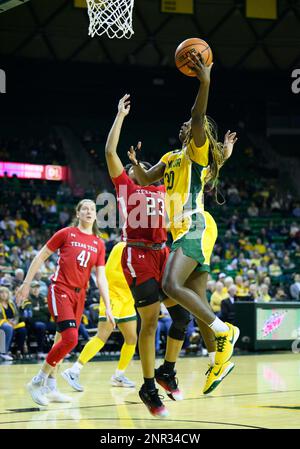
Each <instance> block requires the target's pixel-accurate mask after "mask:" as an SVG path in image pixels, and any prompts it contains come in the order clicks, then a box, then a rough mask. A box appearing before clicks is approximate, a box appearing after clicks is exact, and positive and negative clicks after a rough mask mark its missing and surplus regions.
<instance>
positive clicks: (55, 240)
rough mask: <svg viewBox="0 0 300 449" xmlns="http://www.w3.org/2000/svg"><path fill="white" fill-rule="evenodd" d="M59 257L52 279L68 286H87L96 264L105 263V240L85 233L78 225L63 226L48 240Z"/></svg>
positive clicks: (48, 244) (101, 264)
mask: <svg viewBox="0 0 300 449" xmlns="http://www.w3.org/2000/svg"><path fill="white" fill-rule="evenodd" d="M46 245H47V247H48V248H49V249H50V251H53V252H55V251H57V250H58V253H59V258H58V260H57V267H56V271H55V273H54V275H53V276H52V277H51V281H52V282H54V283H57V284H64V285H66V286H67V287H72V288H73V287H74V288H84V289H85V288H86V287H87V284H88V281H89V279H90V274H91V270H92V268H93V267H94V266H96V267H99V266H104V265H105V245H104V242H103V241H102V240H101V239H100V238H99V237H97V236H95V235H94V234H85V233H84V232H81V231H80V229H78V228H76V227H68V228H63V229H61V230H60V231H58V232H56V233H55V234H54V235H53V236H52V237H51V239H50V240H48V242H47V244H46Z"/></svg>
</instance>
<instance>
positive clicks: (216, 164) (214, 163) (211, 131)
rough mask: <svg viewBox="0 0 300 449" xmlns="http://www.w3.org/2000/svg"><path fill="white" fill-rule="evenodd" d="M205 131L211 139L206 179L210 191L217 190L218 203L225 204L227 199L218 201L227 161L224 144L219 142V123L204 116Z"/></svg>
mask: <svg viewBox="0 0 300 449" xmlns="http://www.w3.org/2000/svg"><path fill="white" fill-rule="evenodd" d="M204 131H205V134H206V137H207V138H208V140H209V172H208V174H207V175H206V177H205V179H204V181H205V183H208V184H210V188H209V190H208V191H209V192H211V191H212V190H215V199H216V202H217V203H218V204H224V202H225V200H224V198H223V201H222V202H221V203H220V202H219V201H218V183H219V174H220V170H221V167H222V166H223V165H224V163H225V158H224V145H223V143H222V142H218V133H217V125H216V123H215V122H214V120H213V119H212V118H211V117H208V116H207V115H206V116H205V117H204Z"/></svg>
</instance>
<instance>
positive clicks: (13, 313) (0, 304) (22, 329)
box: [0, 287, 27, 361]
mask: <svg viewBox="0 0 300 449" xmlns="http://www.w3.org/2000/svg"><path fill="white" fill-rule="evenodd" d="M0 329H1V330H2V331H4V333H5V348H1V350H2V351H3V349H5V350H4V352H2V353H1V354H0V358H2V359H3V360H6V361H10V360H13V357H12V356H11V355H10V354H9V350H10V347H11V343H12V340H13V336H14V335H15V339H16V344H17V356H18V357H22V356H23V355H24V353H25V347H24V344H25V340H26V337H27V329H26V326H25V323H24V322H23V321H21V322H20V321H19V312H18V309H17V306H16V305H15V303H14V301H13V300H12V295H11V292H10V290H9V289H8V288H7V287H0Z"/></svg>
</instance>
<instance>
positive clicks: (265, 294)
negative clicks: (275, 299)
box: [258, 284, 272, 302]
mask: <svg viewBox="0 0 300 449" xmlns="http://www.w3.org/2000/svg"><path fill="white" fill-rule="evenodd" d="M258 301H261V302H270V301H272V298H271V296H270V295H269V287H268V284H261V286H260V287H259V293H258Z"/></svg>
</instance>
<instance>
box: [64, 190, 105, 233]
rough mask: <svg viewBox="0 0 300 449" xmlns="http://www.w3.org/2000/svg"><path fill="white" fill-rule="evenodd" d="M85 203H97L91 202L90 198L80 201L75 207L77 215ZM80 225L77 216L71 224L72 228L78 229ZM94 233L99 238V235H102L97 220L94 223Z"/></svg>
mask: <svg viewBox="0 0 300 449" xmlns="http://www.w3.org/2000/svg"><path fill="white" fill-rule="evenodd" d="M85 201H91V202H92V203H95V201H93V200H90V199H89V198H85V199H83V200H80V201H79V203H78V204H77V205H76V207H75V212H76V214H77V212H79V211H80V209H81V208H82V205H83V203H84V202H85ZM78 225H79V219H78V218H77V217H76V216H75V218H74V219H73V221H72V223H71V226H74V227H77V226H78ZM92 231H93V234H94V235H97V236H98V235H100V234H101V232H100V229H99V228H98V225H97V220H95V221H94V223H93V228H92Z"/></svg>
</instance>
